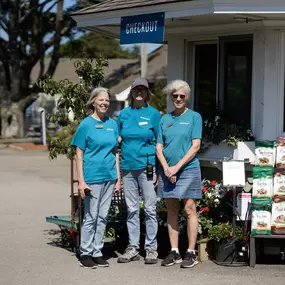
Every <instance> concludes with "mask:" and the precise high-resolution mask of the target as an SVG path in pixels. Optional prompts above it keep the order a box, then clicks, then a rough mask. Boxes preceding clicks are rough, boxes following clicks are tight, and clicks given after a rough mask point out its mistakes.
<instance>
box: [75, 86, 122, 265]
mask: <svg viewBox="0 0 285 285" xmlns="http://www.w3.org/2000/svg"><path fill="white" fill-rule="evenodd" d="M109 105H110V94H109V92H108V90H107V89H105V88H102V87H99V88H96V89H94V90H93V92H92V94H91V97H90V99H89V101H88V103H87V106H86V109H87V114H88V115H89V116H88V117H86V118H85V119H84V120H83V121H82V122H81V123H80V125H79V127H78V129H77V131H76V133H75V135H74V137H73V140H72V143H71V145H72V146H74V147H76V168H77V176H78V191H79V192H80V195H81V197H82V198H83V199H84V218H83V223H82V228H81V243H80V265H81V266H82V267H86V268H96V267H97V266H99V267H108V266H109V263H108V262H107V261H106V260H105V259H104V258H103V256H102V252H101V250H102V248H103V245H104V233H105V229H106V224H107V216H108V212H109V208H110V205H111V199H112V195H113V192H114V188H115V191H116V192H118V191H120V170H119V156H118V154H117V142H118V126H117V123H116V121H114V120H113V119H111V118H108V117H106V116H105V115H106V112H107V110H108V107H109Z"/></svg>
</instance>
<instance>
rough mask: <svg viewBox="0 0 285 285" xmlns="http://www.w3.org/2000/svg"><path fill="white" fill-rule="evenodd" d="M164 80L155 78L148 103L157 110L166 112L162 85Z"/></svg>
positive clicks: (164, 82)
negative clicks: (152, 94)
mask: <svg viewBox="0 0 285 285" xmlns="http://www.w3.org/2000/svg"><path fill="white" fill-rule="evenodd" d="M165 84H166V81H165V80H156V81H155V84H154V88H153V93H154V96H152V97H151V100H150V105H151V106H152V107H154V108H156V109H157V110H158V111H160V112H163V113H166V111H167V110H166V107H167V106H166V105H167V100H166V95H165V94H164V92H163V87H164V86H165Z"/></svg>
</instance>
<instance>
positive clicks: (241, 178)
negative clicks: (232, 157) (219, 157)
mask: <svg viewBox="0 0 285 285" xmlns="http://www.w3.org/2000/svg"><path fill="white" fill-rule="evenodd" d="M223 185H224V186H245V168H244V162H243V161H224V162H223Z"/></svg>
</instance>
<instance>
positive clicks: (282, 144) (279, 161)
mask: <svg viewBox="0 0 285 285" xmlns="http://www.w3.org/2000/svg"><path fill="white" fill-rule="evenodd" d="M276 167H278V168H285V138H282V137H278V138H277V141H276Z"/></svg>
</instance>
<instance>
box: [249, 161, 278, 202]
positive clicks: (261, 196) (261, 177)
mask: <svg viewBox="0 0 285 285" xmlns="http://www.w3.org/2000/svg"><path fill="white" fill-rule="evenodd" d="M272 196H273V167H271V166H266V167H260V166H255V167H254V168H253V186H252V203H253V204H271V203H272Z"/></svg>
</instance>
